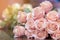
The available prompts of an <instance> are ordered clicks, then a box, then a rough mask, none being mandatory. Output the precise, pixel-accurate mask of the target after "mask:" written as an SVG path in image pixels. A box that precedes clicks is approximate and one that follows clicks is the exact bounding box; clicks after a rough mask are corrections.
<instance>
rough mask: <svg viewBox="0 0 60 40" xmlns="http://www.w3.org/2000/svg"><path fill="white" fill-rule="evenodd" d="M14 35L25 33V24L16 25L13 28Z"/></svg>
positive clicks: (18, 35)
mask: <svg viewBox="0 0 60 40" xmlns="http://www.w3.org/2000/svg"><path fill="white" fill-rule="evenodd" d="M13 33H14V37H20V36H22V35H25V28H24V27H23V26H18V25H17V26H15V27H14V29H13Z"/></svg>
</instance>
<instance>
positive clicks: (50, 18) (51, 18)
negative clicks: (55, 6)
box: [46, 10, 59, 21]
mask: <svg viewBox="0 0 60 40" xmlns="http://www.w3.org/2000/svg"><path fill="white" fill-rule="evenodd" d="M46 18H47V20H48V21H56V20H57V19H58V18H59V17H58V12H56V11H54V10H53V11H50V12H48V14H47V15H46Z"/></svg>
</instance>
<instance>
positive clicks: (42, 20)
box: [35, 18, 47, 30]
mask: <svg viewBox="0 0 60 40" xmlns="http://www.w3.org/2000/svg"><path fill="white" fill-rule="evenodd" d="M46 22H47V20H46V19H45V18H40V19H38V20H36V21H35V24H36V25H37V26H36V29H38V30H44V29H45V28H46Z"/></svg>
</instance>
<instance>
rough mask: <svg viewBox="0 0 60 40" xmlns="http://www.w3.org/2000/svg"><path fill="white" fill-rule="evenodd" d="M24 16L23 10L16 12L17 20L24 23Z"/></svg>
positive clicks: (25, 16)
mask: <svg viewBox="0 0 60 40" xmlns="http://www.w3.org/2000/svg"><path fill="white" fill-rule="evenodd" d="M26 18H27V15H26V13H25V12H20V11H19V12H18V17H17V20H18V22H20V23H25V22H26V21H27V20H26Z"/></svg>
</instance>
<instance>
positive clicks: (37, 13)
mask: <svg viewBox="0 0 60 40" xmlns="http://www.w3.org/2000/svg"><path fill="white" fill-rule="evenodd" d="M32 15H33V18H34V20H36V19H39V18H43V17H44V16H45V11H44V10H43V9H42V8H40V7H36V8H34V9H33V13H32Z"/></svg>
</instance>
